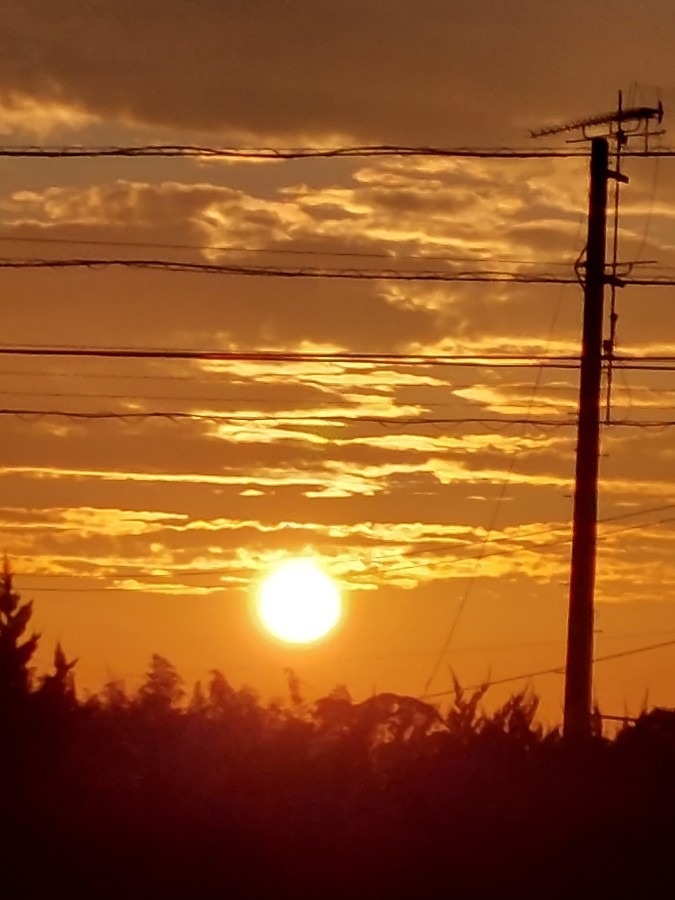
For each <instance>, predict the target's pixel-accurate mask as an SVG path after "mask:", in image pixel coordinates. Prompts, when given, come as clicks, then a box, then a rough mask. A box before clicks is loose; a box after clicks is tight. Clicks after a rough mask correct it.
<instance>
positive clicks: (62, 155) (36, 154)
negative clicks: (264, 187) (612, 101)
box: [0, 144, 675, 161]
mask: <svg viewBox="0 0 675 900" xmlns="http://www.w3.org/2000/svg"><path fill="white" fill-rule="evenodd" d="M623 155H624V156H631V157H647V158H649V157H662V158H668V157H674V156H675V149H673V148H670V147H663V148H657V149H644V150H626V151H624V153H623ZM424 156H427V157H441V158H450V159H452V158H455V159H586V158H588V156H589V152H588V150H586V149H583V148H580V149H574V150H571V149H561V148H553V147H548V148H539V149H536V150H534V149H532V148H531V147H530V148H514V147H433V146H398V145H393V144H373V145H355V146H345V147H296V148H284V147H278V148H274V147H248V148H234V147H208V146H198V145H194V144H146V145H141V146H132V147H124V146H107V147H105V146H103V147H84V146H79V145H63V146H43V147H38V146H5V147H0V157H10V158H39V159H82V158H96V157H103V158H105V157H126V158H138V157H174V158H175V157H186V158H192V159H194V158H197V159H199V158H210V159H244V160H247V159H248V160H268V161H275V160H279V161H281V160H297V159H355V158H373V157H424Z"/></svg>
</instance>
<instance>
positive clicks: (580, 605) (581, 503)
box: [531, 92, 663, 742]
mask: <svg viewBox="0 0 675 900" xmlns="http://www.w3.org/2000/svg"><path fill="white" fill-rule="evenodd" d="M662 119H663V106H662V105H661V103H659V104H658V106H657V107H647V106H639V107H632V108H629V109H625V108H624V106H623V102H622V94H621V92H619V104H618V108H617V109H616V110H615V111H614V112H611V113H609V114H607V115H601V116H593V117H591V118H588V119H579V120H577V121H576V122H571V123H569V124H567V125H561V126H553V127H549V128H544V129H541V130H539V131H534V132H531V136H532V137H544V136H549V135H557V134H560V133H562V132H566V131H577V132H581V138H580V140H582V141H588V140H590V142H591V165H590V189H589V203H588V238H587V242H586V260H585V263H584V264H583V265H581V264H578V265H577V274H580V273H581V270H582V269H583V270H584V271H585V279H584V280H583V281H582V283H583V287H584V312H583V331H582V348H581V374H580V382H579V424H578V432H577V459H576V479H575V488H574V515H573V526H572V559H571V570H570V594H569V610H568V618H567V662H566V665H565V703H564V712H563V736H564V737H565V738H566V739H568V740H569V741H575V742H582V741H584V740H585V739H587V738H588V737H590V735H591V705H592V696H593V620H594V597H595V566H596V545H597V530H598V467H599V458H600V392H601V386H602V364H603V349H604V348H603V339H602V334H603V315H604V313H603V307H604V294H605V284H607V283H608V282H611V283H612V287H613V289H614V288H616V287H617V285H619V284H620V283H621V282H620V280H619V279H618V278H617V274H616V268H617V259H616V253H617V244H618V234H615V236H614V254H613V261H612V275H611V277H610V278H608V276H607V272H606V266H605V255H606V247H607V184H608V181H609V179H610V178H613V179H615V180H616V182H617V187H618V184H619V183H620V182H627V181H628V179H627V178H626V177H625V176H624V175H622V173H621V171H620V164H621V149H622V147H623V146H624V144H625V143H626V142H627V140H628V139H629V138H630V137H638V138H641V139H642V140H643V142H644V147H645V150H646V149H647V148H648V146H649V138H650V137H651V136H653V135H656V134H662V133H663V132H661V131H653V130H652V128H651V123H652V122H653V121H656V123H657V124H658V125H660V124H661V121H662ZM598 128H600V129H603V128H604V129H606V131H605V135H604V136H597V137H591V136H590V135H589V133H588V132H589V130H591V131H595V132H596V134H597V129H598ZM609 139H612V140H613V141H615V143H616V163H617V165H616V171H611V170H610V168H609ZM618 205H619V199H618V193H617V195H616V203H615V223H614V227H615V229H617V228H618V224H617V223H618ZM615 326H616V313H615V310H614V304H612V322H611V331H610V333H611V338H610V342H609V343H610V347H609V355H610V359H611V357H612V354H613V343H614V332H615Z"/></svg>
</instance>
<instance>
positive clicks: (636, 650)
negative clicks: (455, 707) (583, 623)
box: [419, 640, 675, 700]
mask: <svg viewBox="0 0 675 900" xmlns="http://www.w3.org/2000/svg"><path fill="white" fill-rule="evenodd" d="M673 646H675V640H672V641H661V642H660V643H658V644H647V645H645V646H642V647H633V648H632V649H631V650H621V651H619V652H618V653H607V654H606V655H604V656H596V657H594V659H593V663H594V664H595V663H602V662H609V661H610V660H614V659H623V658H625V657H627V656H637V655H638V654H640V653H648V652H649V651H651V650H660V649H662V648H664V647H673ZM565 671H566V667H565V666H564V665H561V666H552V667H551V668H549V669H538V670H537V671H535V672H522V673H521V674H519V675H509V676H508V677H507V678H497V679H495V680H489V681H486V682H482V683H480V684H470V685H467V686H466V687H465V690H467V691H474V690H477V689H478V688H482V687H484V686H485V685H486V684H487V685H488V687H495V686H497V685H500V684H510V683H511V682H513V681H522V680H523V679H526V678H527V679H529V678H535V677H537V676H538V675H564V674H565ZM454 693H455V692H454V690H449V691H437V692H436V693H434V694H422V696H421V697H420V698H419V699H420V700H433V699H435V698H436V697H447V696H449V695H450V694H454Z"/></svg>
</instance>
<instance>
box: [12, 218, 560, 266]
mask: <svg viewBox="0 0 675 900" xmlns="http://www.w3.org/2000/svg"><path fill="white" fill-rule="evenodd" d="M50 227H51V226H50ZM0 241H4V242H11V243H16V244H59V245H70V246H72V245H76V246H79V245H81V246H87V247H90V246H91V247H128V248H137V247H149V248H152V249H154V250H196V251H199V252H207V253H209V252H213V253H269V254H271V255H274V256H276V255H281V256H339V257H348V258H356V259H388V260H393V259H397V260H398V259H402V260H420V261H425V260H426V261H433V262H474V263H504V264H512V265H518V266H536V265H547V266H565V267H568V268H569V267H571V266H573V265H574V260H573V259H569V260H548V259H546V260H537V259H522V258H518V257H497V256H489V257H486V256H455V255H454V254H428V253H401V254H399V253H398V252H396V250H395V249H393V248H392V251H391V252H389V253H385V252H380V253H375V252H367V251H363V250H330V249H317V248H311V249H307V250H303V249H301V248H299V247H236V246H222V245H213V244H164V243H157V242H153V241H114V240H97V239H95V238H65V237H51V236H36V235H30V236H22V235H16V234H12V235H0Z"/></svg>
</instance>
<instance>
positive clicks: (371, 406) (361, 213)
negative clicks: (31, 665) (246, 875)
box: [0, 0, 675, 718]
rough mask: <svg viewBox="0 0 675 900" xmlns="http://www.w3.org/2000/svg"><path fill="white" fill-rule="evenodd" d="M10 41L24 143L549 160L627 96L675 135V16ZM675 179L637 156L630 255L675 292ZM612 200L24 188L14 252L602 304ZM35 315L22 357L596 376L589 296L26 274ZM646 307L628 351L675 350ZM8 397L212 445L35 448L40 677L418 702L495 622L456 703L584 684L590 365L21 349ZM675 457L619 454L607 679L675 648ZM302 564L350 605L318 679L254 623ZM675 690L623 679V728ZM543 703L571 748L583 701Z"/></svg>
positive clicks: (238, 19)
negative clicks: (494, 150) (334, 270)
mask: <svg viewBox="0 0 675 900" xmlns="http://www.w3.org/2000/svg"><path fill="white" fill-rule="evenodd" d="M0 16H1V17H2V18H1V22H2V28H1V29H0V32H1V34H2V37H0V144H2V145H4V146H5V147H7V146H17V145H27V144H31V145H64V144H69V145H72V144H83V145H86V146H103V145H110V144H118V145H131V144H135V145H138V144H145V143H181V144H199V145H210V146H228V147H244V146H248V147H298V146H345V145H352V144H362V143H368V144H383V143H391V144H407V145H420V146H431V145H434V146H439V145H440V146H446V147H460V146H483V147H498V146H511V147H523V146H527V145H529V143H530V139H529V137H528V129H529V128H531V127H537V126H540V125H545V124H547V123H551V122H556V121H565V120H568V119H573V118H577V117H579V116H583V115H587V114H594V113H598V112H603V111H605V110H610V109H612V108H613V107H614V106H615V104H616V94H617V90H618V89H619V88H623V89H624V91H625V96H626V101H627V102H630V103H640V104H655V103H656V102H657V101H658V100H659V99H661V100H663V102H664V104H665V106H666V119H665V123H664V124H665V127H666V128H667V127H668V125H669V117H668V113H669V111H670V110H669V105H670V103H671V101H672V100H675V73H674V72H673V71H672V68H673V65H672V52H671V43H672V34H673V32H674V30H675V7H673V6H672V4H670V3H666V2H664V0H660V2H657V0H651V2H645V3H642V4H640V5H639V6H638V5H636V4H634V3H631V4H629V3H627V2H623V0H619V2H613V3H611V4H609V3H594V4H589V3H581V2H578V0H572V2H567V3H564V4H562V3H549V4H542V3H535V2H510V0H506V2H499V3H497V2H480V0H479V2H475V0H474V2H472V3H463V2H458V3H449V2H446V0H416V2H414V3H413V2H411V0H379V2H376V0H358V2H357V0H333V2H330V3H327V2H323V0H294V2H287V0H246V2H243V0H236V2H235V0H183V2H181V3H178V2H172V0H162V2H161V3H160V2H159V0H155V2H149V0H134V2H133V3H131V2H127V0H115V2H112V0H109V2H105V0H91V2H88V3H86V4H85V3H73V2H72V0H69V2H65V0H50V2H47V0H6V2H5V3H4V5H3V10H2V13H1V14H0ZM661 140H662V143H663V145H664V146H668V145H670V144H672V143H673V141H672V140H671V139H670V136H669V135H668V134H667V135H666V136H665V137H664V138H662V139H661ZM549 143H550V142H549ZM558 145H559V146H565V145H564V143H563V141H562V140H561V141H559V142H558ZM533 146H536V145H533ZM575 146H576V145H575ZM674 167H675V163H673V162H670V161H668V160H662V161H660V162H658V163H657V162H656V161H655V160H653V159H649V160H630V161H628V162H627V164H626V171H627V173H628V174H629V176H630V178H631V183H630V185H629V186H628V187H627V188H626V189H625V190H624V192H623V195H622V232H621V258H622V259H625V260H641V261H643V262H644V261H647V260H654V261H656V262H657V263H658V264H659V265H661V266H668V265H673V264H675V240H674V232H673V219H674V216H675V205H674V204H675V192H674V191H673V187H672V185H673V180H672V170H673V168H674ZM586 195H587V174H586V163H585V161H584V160H576V159H571V160H541V159H539V160H525V161H523V160H510V161H509V160H506V161H495V160H461V159H459V160H458V159H452V160H438V159H430V158H415V159H397V158H395V159H387V160H376V159H360V160H339V161H336V160H313V161H308V160H303V161H289V162H275V163H260V162H248V163H247V162H237V163H227V162H222V161H221V162H216V161H207V160H204V159H193V160H188V159H178V160H170V159H136V160H120V159H93V160H27V159H7V158H5V159H3V160H1V161H0V219H1V220H2V221H1V223H0V255H1V256H2V257H5V258H40V259H51V258H72V257H79V258H82V257H84V258H155V259H158V258H161V259H172V260H179V261H184V262H190V261H192V262H215V263H233V264H240V265H264V266H286V267H289V266H292V267H307V266H322V265H324V266H332V267H340V268H349V269H354V268H356V269H382V268H386V269H399V270H400V269H407V270H410V269H419V268H424V269H430V268H434V269H439V268H440V269H443V270H451V269H452V268H453V267H459V268H470V269H472V270H478V269H481V270H495V269H498V270H504V269H506V270H508V271H512V272H520V273H531V272H542V271H546V272H554V273H557V274H563V275H570V274H571V273H572V264H573V262H574V260H575V259H576V258H577V257H578V255H579V253H580V251H581V250H582V248H583V245H584V240H585V207H586ZM219 248H220V249H219ZM420 257H421V259H420ZM430 257H431V259H430ZM651 265H653V264H651ZM639 271H640V272H641V273H642V274H646V273H647V272H648V271H649V269H648V268H647V267H646V266H645V267H643V268H641V269H640V270H639ZM663 271H666V270H663ZM0 284H1V285H2V290H1V292H0V297H1V298H2V304H3V337H2V345H3V346H8V345H30V346H38V345H40V346H43V345H48V346H69V347H83V348H91V347H115V348H145V349H147V348H155V349H157V348H163V349H167V348H169V349H197V350H199V349H202V350H224V351H229V352H243V353H249V352H255V351H260V350H278V351H292V352H296V351H303V352H320V351H328V352H333V351H336V352H358V353H378V354H392V353H393V354H401V353H403V354H410V353H417V354H419V353H424V354H433V353H438V354H460V355H461V354H471V353H475V354H477V355H478V354H492V355H494V354H512V355H516V356H537V355H561V356H564V355H570V354H575V353H577V352H578V345H579V333H580V313H581V290H580V288H579V287H578V286H577V285H567V286H560V285H554V286H551V285H534V286H527V285H517V286H516V285H499V284H462V285H457V284H451V283H444V284H420V283H403V282H394V281H387V280H377V281H343V280H314V279H308V280H304V279H290V280H289V279H281V278H245V277H223V276H217V275H193V274H177V273H167V272H149V271H137V270H126V269H97V270H69V271H34V270H22V271H7V270H4V271H2V272H0ZM617 301H618V312H619V315H620V318H619V326H618V347H619V349H620V350H621V351H622V352H624V353H627V354H630V353H632V354H642V353H650V354H660V355H673V354H675V315H674V314H673V312H672V290H669V289H665V288H654V289H642V290H640V289H637V288H627V289H625V291H621V292H619V294H618V298H617ZM0 372H1V378H2V388H0V390H2V394H3V398H2V402H1V403H0V406H2V407H3V408H5V409H15V410H41V411H49V410H51V411H69V412H78V411H80V412H83V411H89V412H128V413H142V412H166V413H172V412H173V413H175V412H182V413H186V412H192V413H196V414H199V415H200V416H201V417H202V418H195V419H185V418H181V419H177V420H171V419H142V418H129V419H121V420H105V419H104V420H86V421H76V420H72V419H68V418H64V417H48V416H40V417H19V416H3V417H2V425H3V441H2V445H1V449H0V476H1V478H2V490H3V495H4V502H3V509H2V512H1V516H2V532H3V545H4V546H5V547H6V548H7V551H8V552H9V554H10V555H11V557H12V560H13V563H14V566H15V569H16V571H17V584H18V586H19V588H20V590H22V591H23V593H24V595H25V596H26V597H31V598H34V599H35V604H36V606H35V609H36V620H37V624H38V626H39V628H40V630H41V631H42V633H43V642H42V648H41V653H42V661H43V662H46V660H47V658H48V656H49V654H50V653H51V649H52V647H53V643H54V641H55V640H56V639H57V638H60V639H61V640H62V641H63V643H64V645H65V649H66V651H67V653H69V654H70V655H74V656H78V657H79V658H80V664H79V666H78V672H79V676H80V682H81V683H84V684H86V685H89V686H92V687H96V686H98V685H100V684H101V683H102V682H103V681H105V680H106V679H107V678H109V677H111V676H115V675H118V676H120V677H125V678H126V679H127V681H128V683H129V685H131V686H133V685H134V684H135V683H136V680H137V677H138V675H139V673H142V672H143V670H144V667H145V665H146V662H147V659H148V657H149V654H150V653H151V652H153V651H157V652H160V653H163V654H165V655H167V656H168V657H169V658H170V659H171V660H172V661H173V662H174V663H175V664H176V666H177V667H178V669H179V670H180V671H181V672H182V673H183V675H184V676H185V678H186V680H188V681H192V680H194V679H195V678H197V677H199V676H200V674H202V673H203V672H204V671H205V670H207V669H210V668H214V667H219V668H222V669H223V670H224V671H225V672H226V674H228V675H230V676H231V678H232V680H233V681H235V682H236V683H242V682H247V683H250V684H252V685H253V686H255V687H259V688H260V689H261V690H263V691H264V692H265V693H267V694H269V693H274V692H277V693H278V692H281V691H282V689H283V669H284V667H286V666H291V667H293V668H295V669H296V670H297V671H298V672H299V674H300V676H301V678H302V680H303V682H304V684H305V689H306V691H307V693H308V694H310V695H315V694H316V693H318V692H320V691H323V690H327V689H329V688H330V687H331V686H333V685H334V684H336V683H347V685H348V686H349V687H350V688H351V689H352V690H353V691H354V693H355V694H357V695H362V694H363V693H364V692H367V691H370V690H372V689H373V688H375V689H378V690H395V691H401V692H406V693H411V694H415V695H417V694H419V693H421V692H422V690H423V688H424V686H425V684H426V682H427V681H428V679H429V676H430V674H431V672H432V671H433V670H434V668H435V664H436V662H437V660H438V654H439V651H440V649H441V646H442V645H443V643H444V640H445V638H446V636H447V634H448V631H449V628H450V627H451V624H452V622H453V621H454V617H455V616H456V614H457V611H458V609H459V608H460V607H461V609H462V614H461V619H460V621H459V624H458V627H457V630H456V633H455V635H454V637H453V641H452V644H451V646H450V649H449V652H448V658H447V662H443V664H442V665H441V666H440V667H439V669H438V672H437V674H436V677H435V678H434V682H433V690H437V691H442V690H444V689H446V688H447V687H448V686H449V684H450V674H449V671H448V666H451V667H452V668H453V669H454V671H456V672H457V674H458V675H459V677H460V679H461V680H463V681H464V682H465V683H474V682H476V681H480V680H481V679H482V678H484V677H486V676H487V675H488V673H490V674H491V676H492V677H493V678H494V679H501V678H506V677H508V676H510V675H515V674H518V673H520V672H529V671H536V670H538V669H545V668H549V667H555V666H557V665H559V664H560V663H561V662H562V661H563V656H564V638H565V616H566V603H567V591H568V587H567V584H568V558H569V543H567V542H566V539H567V537H568V536H569V530H570V529H569V523H570V517H571V491H572V477H573V470H574V445H575V430H574V416H575V409H576V375H577V373H576V372H575V371H573V370H569V369H564V368H559V369H558V368H547V369H545V370H542V369H541V367H538V366H536V365H533V366H530V367H525V368H500V367H497V366H490V367H488V366H485V365H483V366H481V367H477V366H462V367H458V366H452V367H451V366H441V365H436V366H425V367H420V366H410V365H405V364H403V363H402V362H396V361H382V362H380V363H377V364H376V365H373V364H365V363H360V364H356V363H340V362H331V363H317V362H313V361H310V362H294V363H280V362H265V361H237V362H229V363H204V362H199V361H194V360H193V361H190V360H187V361H144V360H138V361H129V360H96V359H84V360H83V359H57V358H51V359H45V358H40V357H31V358H19V357H16V356H11V355H10V356H3V357H2V359H1V360H0ZM674 397H675V375H674V374H673V373H671V372H668V371H661V372H640V371H633V370H630V371H622V372H618V373H616V376H615V383H614V408H613V416H614V418H615V419H617V420H618V419H621V420H630V421H631V422H633V423H640V422H642V423H646V422H654V421H665V420H668V419H669V418H672V412H671V410H672V406H673V398H674ZM243 417H245V418H246V419H247V420H248V421H242V418H243ZM467 419H470V420H474V421H469V422H467V421H463V420H467ZM485 419H497V420H498V421H497V422H494V423H489V422H485V421H475V420H485ZM521 419H527V420H532V421H531V423H530V424H527V425H523V424H519V423H518V421H515V420H521ZM414 420H417V421H414ZM420 420H421V421H420ZM457 420H459V421H457ZM674 438H675V430H673V429H669V428H666V427H661V428H654V429H643V428H637V427H630V428H629V427H618V426H614V427H612V428H608V429H606V430H605V433H604V434H603V458H602V461H601V463H602V465H601V467H602V488H601V504H600V515H601V518H603V519H607V520H609V521H607V523H606V524H603V525H602V526H601V542H600V544H599V547H600V556H599V566H598V601H599V602H598V619H597V623H598V634H597V652H598V654H599V655H607V654H611V653H615V652H620V651H622V650H627V649H630V648H631V647H638V646H641V645H644V644H650V643H656V642H658V641H660V640H664V641H665V640H668V638H669V636H672V637H674V638H675V565H674V564H673V562H672V558H673V554H672V546H673V535H674V533H675V532H674V525H675V522H672V521H670V519H675V506H673V508H671V509H670V511H669V510H668V509H667V507H668V505H669V504H675V487H674V486H673V471H674V447H675V444H674V443H673V441H674ZM486 541H487V542H488V543H487V544H486ZM304 552H313V553H315V554H317V555H319V556H320V557H321V559H322V561H323V564H324V565H325V567H326V568H327V570H328V571H330V572H331V574H332V575H333V576H334V577H335V578H337V579H338V580H339V581H340V583H341V585H342V587H343V590H344V591H345V594H346V596H347V598H348V605H349V610H348V615H347V617H346V620H345V623H344V626H343V628H342V629H341V630H340V632H339V633H338V635H337V636H336V637H335V638H334V639H333V640H332V641H331V642H329V643H327V644H325V645H323V646H321V647H318V648H315V649H312V650H304V651H297V650H290V649H287V648H281V647H279V646H277V645H274V644H273V643H271V642H270V641H268V640H267V639H265V638H264V637H263V636H262V635H261V634H260V633H259V632H258V630H257V628H256V627H255V625H254V624H253V623H252V620H251V616H250V610H249V606H250V603H251V597H252V596H253V595H254V592H255V589H256V585H257V584H258V583H259V580H260V578H261V577H262V576H263V575H264V573H265V572H266V571H268V570H269V568H270V566H271V565H272V564H273V563H274V562H275V561H278V560H279V559H282V558H284V557H285V556H286V555H287V554H293V553H304ZM481 555H483V556H484V558H483V559H482V560H480V559H478V558H477V557H480V556H481ZM674 659H675V650H670V649H664V650H658V651H654V652H653V653H650V654H644V655H637V656H634V657H626V658H625V659H621V660H617V661H615V662H606V663H604V664H602V665H600V666H598V668H597V682H596V683H597V689H598V696H599V698H600V701H601V703H602V704H603V706H604V708H605V709H606V710H608V711H611V712H621V711H622V710H623V707H624V703H626V704H627V705H628V706H629V707H630V708H631V709H636V708H637V707H638V706H639V704H640V703H641V702H642V700H643V699H644V696H645V694H646V692H647V691H648V692H649V700H650V702H652V703H662V704H670V705H672V703H673V692H674V690H675V671H674V666H673V661H674ZM533 683H534V685H535V686H536V689H537V690H538V691H539V692H540V693H541V694H542V697H543V698H544V703H545V706H544V711H545V714H546V715H547V716H548V717H549V718H556V717H557V716H558V715H559V709H560V700H561V691H562V679H561V678H560V676H557V675H553V676H546V677H542V678H537V679H534V682H533ZM520 684H522V682H521V683H520ZM514 686H515V687H518V686H519V683H518V682H516V683H515V685H514ZM511 687H512V686H511V685H509V688H511ZM507 689H508V688H503V689H501V690H502V692H503V691H505V690H507ZM499 696H501V694H500V693H499V691H498V690H497V689H495V697H499ZM610 708H611V709H610Z"/></svg>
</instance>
